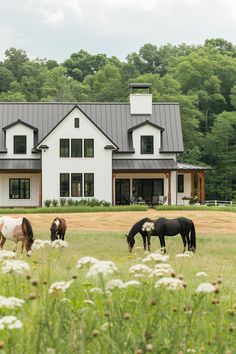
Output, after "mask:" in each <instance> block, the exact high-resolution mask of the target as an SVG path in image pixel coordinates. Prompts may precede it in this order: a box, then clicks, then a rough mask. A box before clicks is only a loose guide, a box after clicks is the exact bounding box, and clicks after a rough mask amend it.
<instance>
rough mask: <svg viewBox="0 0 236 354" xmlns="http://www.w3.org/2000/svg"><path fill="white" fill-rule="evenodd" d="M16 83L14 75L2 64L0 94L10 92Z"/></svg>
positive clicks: (0, 67)
mask: <svg viewBox="0 0 236 354" xmlns="http://www.w3.org/2000/svg"><path fill="white" fill-rule="evenodd" d="M13 81H14V75H13V74H12V72H11V71H10V70H9V69H7V68H6V67H5V66H4V65H3V64H0V92H5V91H8V90H9V88H10V84H11V83H12V82H13Z"/></svg>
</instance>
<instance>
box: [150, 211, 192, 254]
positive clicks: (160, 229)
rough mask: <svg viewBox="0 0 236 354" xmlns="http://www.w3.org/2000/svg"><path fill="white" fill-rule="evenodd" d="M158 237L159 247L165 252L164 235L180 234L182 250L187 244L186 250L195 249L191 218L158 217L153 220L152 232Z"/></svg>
mask: <svg viewBox="0 0 236 354" xmlns="http://www.w3.org/2000/svg"><path fill="white" fill-rule="evenodd" d="M153 234H154V235H155V236H158V237H159V240H160V244H161V249H162V250H163V251H164V253H166V243H165V236H175V235H178V234H180V235H181V237H182V240H183V244H184V250H183V252H185V250H186V245H187V244H188V251H192V252H195V250H196V232H195V226H194V223H193V221H192V220H191V219H187V218H184V217H181V218H176V219H166V218H159V219H157V221H156V222H155V231H154V233H153Z"/></svg>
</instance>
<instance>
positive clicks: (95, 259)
mask: <svg viewBox="0 0 236 354" xmlns="http://www.w3.org/2000/svg"><path fill="white" fill-rule="evenodd" d="M37 239H41V240H44V241H37V243H35V246H34V250H33V251H32V257H30V258H27V257H26V255H25V254H24V256H23V257H20V255H19V253H18V254H17V257H16V258H14V256H15V255H14V254H12V253H11V252H9V251H10V250H11V247H12V243H11V242H10V241H8V242H7V243H6V248H5V250H7V251H8V252H5V251H0V353H1V354H3V353H12V354H13V353H14V354H21V353H22V354H34V353H35V354H38V353H42V354H45V353H50V354H54V353H55V354H56V353H62V354H64V353H69V354H70V353H79V354H83V353H86V354H87V353H91V354H94V353H98V354H100V353H101V354H113V353H114V354H126V353H127V354H129V353H130V354H135V353H136V354H138V353H139V354H142V353H151V352H152V353H163V354H164V353H165V354H171V353H173V354H176V353H177V354H183V353H219V354H222V353H225V354H230V353H232V354H233V353H235V352H236V336H235V330H236V320H235V319H236V272H235V254H236V237H234V236H232V235H231V236H228V235H217V236H207V235H200V236H199V235H198V239H197V241H198V243H197V252H196V254H194V255H191V254H187V255H183V254H181V252H182V241H181V238H180V237H179V236H177V237H174V238H171V239H170V238H169V239H168V238H167V252H168V254H167V255H162V254H160V253H159V252H157V250H158V247H159V242H158V239H156V238H153V239H152V244H151V247H152V252H151V253H144V251H143V250H142V244H141V237H139V236H137V237H136V239H137V242H136V244H135V248H134V252H133V254H131V255H130V254H128V251H127V243H126V239H125V237H124V235H123V234H121V233H109V232H107V233H104V232H103V233H100V232H96V233H95V232H93V233H92V232H68V234H67V235H66V241H67V242H68V243H65V244H63V243H62V244H61V243H60V242H56V243H55V244H54V245H53V246H52V245H51V244H50V242H48V240H49V235H46V234H45V233H43V232H41V233H40V232H39V233H37ZM12 257H13V258H12Z"/></svg>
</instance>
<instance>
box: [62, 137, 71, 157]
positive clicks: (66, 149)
mask: <svg viewBox="0 0 236 354" xmlns="http://www.w3.org/2000/svg"><path fill="white" fill-rule="evenodd" d="M69 156H70V141H69V139H60V157H69Z"/></svg>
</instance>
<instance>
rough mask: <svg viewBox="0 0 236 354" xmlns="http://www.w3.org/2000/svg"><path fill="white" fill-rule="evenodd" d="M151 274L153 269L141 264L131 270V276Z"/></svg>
mask: <svg viewBox="0 0 236 354" xmlns="http://www.w3.org/2000/svg"><path fill="white" fill-rule="evenodd" d="M150 272H151V268H149V267H148V266H146V265H145V264H141V263H138V264H135V265H133V266H132V267H130V268H129V273H130V274H133V273H138V274H146V273H150Z"/></svg>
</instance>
